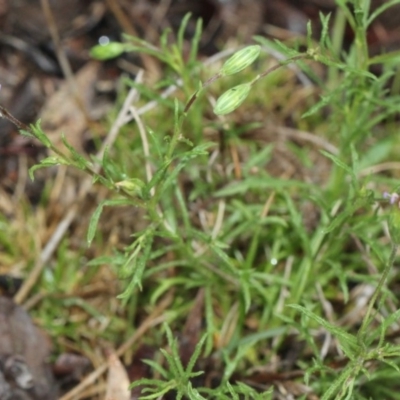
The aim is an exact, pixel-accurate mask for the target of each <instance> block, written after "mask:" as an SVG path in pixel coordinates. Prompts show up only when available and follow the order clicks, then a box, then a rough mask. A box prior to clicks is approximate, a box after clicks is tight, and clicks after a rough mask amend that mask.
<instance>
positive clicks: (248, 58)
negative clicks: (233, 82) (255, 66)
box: [221, 44, 261, 75]
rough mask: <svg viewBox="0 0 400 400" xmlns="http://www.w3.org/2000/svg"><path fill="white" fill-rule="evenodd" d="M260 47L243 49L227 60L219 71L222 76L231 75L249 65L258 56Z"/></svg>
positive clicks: (256, 45)
mask: <svg viewBox="0 0 400 400" xmlns="http://www.w3.org/2000/svg"><path fill="white" fill-rule="evenodd" d="M260 52H261V47H260V46H259V45H258V44H255V45H253V46H248V47H245V48H244V49H242V50H239V51H238V52H236V53H235V54H234V55H233V56H232V57H230V58H228V59H227V60H226V61H225V63H224V65H223V66H222V69H221V74H222V75H233V74H236V73H237V72H239V71H241V70H242V69H245V68H246V67H248V66H249V65H251V64H252V63H253V62H254V61H255V60H256V59H257V58H258V56H259V55H260Z"/></svg>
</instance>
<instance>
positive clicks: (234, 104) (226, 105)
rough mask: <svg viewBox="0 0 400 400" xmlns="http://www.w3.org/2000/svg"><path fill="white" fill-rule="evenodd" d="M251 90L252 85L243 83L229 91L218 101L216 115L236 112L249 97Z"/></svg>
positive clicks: (215, 109)
mask: <svg viewBox="0 0 400 400" xmlns="http://www.w3.org/2000/svg"><path fill="white" fill-rule="evenodd" d="M250 88H251V83H243V84H241V85H238V86H235V87H233V88H231V89H229V90H227V91H226V92H225V93H224V94H223V95H222V96H220V97H219V99H218V100H217V104H216V105H215V107H214V113H215V114H217V115H224V114H229V113H230V112H232V111H234V110H236V109H237V108H238V107H239V106H240V105H241V104H242V103H243V102H244V100H245V99H246V97H247V96H248V94H249V92H250Z"/></svg>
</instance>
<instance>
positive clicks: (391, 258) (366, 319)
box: [357, 243, 399, 341]
mask: <svg viewBox="0 0 400 400" xmlns="http://www.w3.org/2000/svg"><path fill="white" fill-rule="evenodd" d="M398 248H399V245H398V244H397V243H392V250H391V252H390V256H389V260H388V262H387V264H386V266H385V269H384V270H383V274H382V276H381V279H380V280H379V282H378V286H377V287H376V289H375V292H374V294H373V295H372V297H371V300H370V301H369V304H368V309H367V312H366V313H365V315H364V318H363V321H362V324H361V328H360V329H359V331H358V334H357V338H358V340H359V341H360V339H362V337H363V335H364V332H365V330H366V328H367V326H368V324H369V323H370V318H371V313H372V309H373V308H374V305H375V303H376V301H377V299H378V297H379V295H380V294H381V291H382V287H383V285H384V284H385V282H386V279H387V277H388V275H389V272H390V270H391V269H392V267H393V264H394V260H395V258H396V254H397V250H398Z"/></svg>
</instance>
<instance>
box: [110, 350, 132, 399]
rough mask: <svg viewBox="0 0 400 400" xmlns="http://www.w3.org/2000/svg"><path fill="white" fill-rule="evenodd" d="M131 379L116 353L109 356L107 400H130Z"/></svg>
mask: <svg viewBox="0 0 400 400" xmlns="http://www.w3.org/2000/svg"><path fill="white" fill-rule="evenodd" d="M129 385H130V382H129V378H128V374H127V372H126V369H125V367H124V366H123V365H122V363H121V361H120V359H119V358H118V357H117V355H116V354H115V352H114V351H111V352H110V353H109V355H108V377H107V390H106V396H105V400H130V398H131V391H130V390H129Z"/></svg>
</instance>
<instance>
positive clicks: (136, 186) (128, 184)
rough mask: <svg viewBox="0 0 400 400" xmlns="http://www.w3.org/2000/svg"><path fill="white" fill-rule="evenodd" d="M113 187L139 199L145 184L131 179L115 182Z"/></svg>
mask: <svg viewBox="0 0 400 400" xmlns="http://www.w3.org/2000/svg"><path fill="white" fill-rule="evenodd" d="M115 186H116V187H118V188H122V189H123V190H125V191H126V192H127V193H130V194H132V195H137V196H139V197H141V196H142V189H143V188H144V186H145V184H144V182H143V181H141V180H140V179H136V178H132V179H126V180H123V181H120V182H116V183H115Z"/></svg>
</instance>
